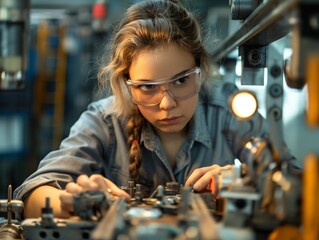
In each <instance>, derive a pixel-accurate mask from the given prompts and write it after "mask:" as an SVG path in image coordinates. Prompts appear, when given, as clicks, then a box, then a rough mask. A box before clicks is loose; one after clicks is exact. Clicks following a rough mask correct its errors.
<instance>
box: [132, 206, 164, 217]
mask: <svg viewBox="0 0 319 240" xmlns="http://www.w3.org/2000/svg"><path fill="white" fill-rule="evenodd" d="M161 215H162V212H161V211H160V210H159V209H157V208H141V207H132V208H130V209H129V210H128V211H127V216H128V217H130V218H133V217H134V218H141V219H142V218H143V219H150V218H159V217H160V216H161Z"/></svg>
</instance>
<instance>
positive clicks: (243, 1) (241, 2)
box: [230, 0, 254, 20]
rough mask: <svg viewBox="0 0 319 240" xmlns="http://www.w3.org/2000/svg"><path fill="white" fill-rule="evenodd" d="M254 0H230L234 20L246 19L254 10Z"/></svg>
mask: <svg viewBox="0 0 319 240" xmlns="http://www.w3.org/2000/svg"><path fill="white" fill-rule="evenodd" d="M253 10H254V8H253V2H252V0H232V1H230V12H231V19H232V20H244V19H246V18H247V17H248V16H249V15H250V14H251V13H252V12H253Z"/></svg>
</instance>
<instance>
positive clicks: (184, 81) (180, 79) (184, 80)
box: [174, 76, 188, 85]
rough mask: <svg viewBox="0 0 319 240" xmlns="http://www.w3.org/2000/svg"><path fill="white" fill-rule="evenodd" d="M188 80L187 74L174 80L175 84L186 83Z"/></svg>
mask: <svg viewBox="0 0 319 240" xmlns="http://www.w3.org/2000/svg"><path fill="white" fill-rule="evenodd" d="M187 80H188V77H187V76H186V77H181V78H179V79H177V80H175V81H174V84H175V85H181V84H185V83H187Z"/></svg>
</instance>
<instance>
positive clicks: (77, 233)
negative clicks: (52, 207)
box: [21, 218, 97, 240]
mask: <svg viewBox="0 0 319 240" xmlns="http://www.w3.org/2000/svg"><path fill="white" fill-rule="evenodd" d="M53 220H54V223H55V227H44V226H43V225H42V224H41V221H39V219H38V218H36V219H33V218H29V219H25V220H24V221H23V222H22V223H21V227H22V228H23V235H24V239H30V240H58V239H60V240H65V239H76V240H88V239H91V232H92V231H93V229H94V228H95V227H96V224H97V223H96V222H94V221H82V220H79V219H76V220H75V219H56V218H55V219H53Z"/></svg>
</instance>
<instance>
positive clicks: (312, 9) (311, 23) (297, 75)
mask: <svg viewBox="0 0 319 240" xmlns="http://www.w3.org/2000/svg"><path fill="white" fill-rule="evenodd" d="M318 11H319V4H318V2H316V1H309V2H308V1H305V2H303V1H302V2H301V4H300V5H299V9H298V12H297V13H296V14H295V15H296V16H295V19H294V21H291V22H292V23H293V26H292V39H291V44H292V48H293V54H292V56H291V58H290V59H288V60H287V61H286V63H285V65H286V66H285V75H286V83H287V85H288V86H289V87H291V88H295V89H302V88H303V87H304V86H305V84H306V82H307V81H306V80H307V79H306V77H307V76H306V74H307V71H308V63H309V61H311V57H312V55H313V54H314V53H317V54H318V52H319V46H318V38H319V27H318V24H317V23H318V18H319V16H318Z"/></svg>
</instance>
